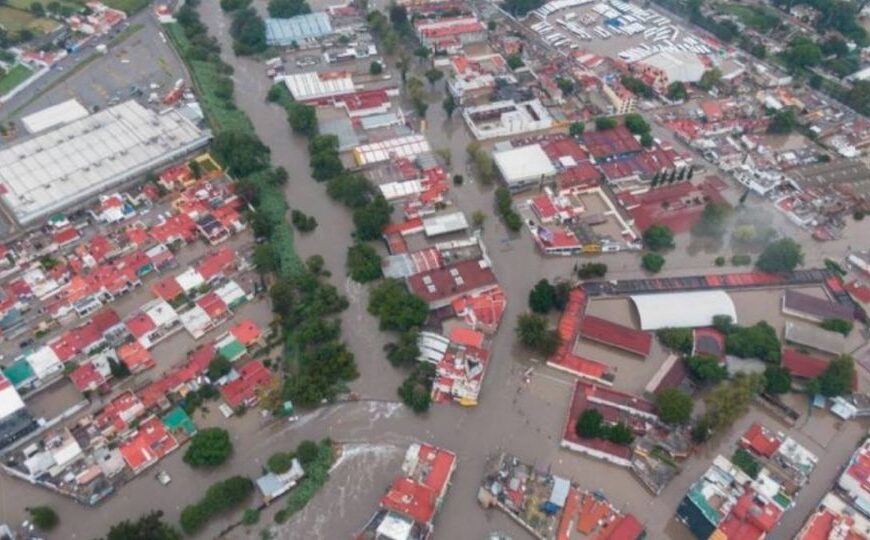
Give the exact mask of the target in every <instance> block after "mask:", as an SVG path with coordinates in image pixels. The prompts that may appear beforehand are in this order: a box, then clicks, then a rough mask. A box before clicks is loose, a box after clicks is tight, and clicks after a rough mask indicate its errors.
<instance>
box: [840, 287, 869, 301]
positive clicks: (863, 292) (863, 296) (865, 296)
mask: <svg viewBox="0 0 870 540" xmlns="http://www.w3.org/2000/svg"><path fill="white" fill-rule="evenodd" d="M846 292H848V293H849V294H850V295H851V296H852V298H854V299H855V300H857V301H859V302H861V303H862V304H870V287H867V286H866V285H861V284H860V283H857V282H855V281H852V282H850V283H847V284H846Z"/></svg>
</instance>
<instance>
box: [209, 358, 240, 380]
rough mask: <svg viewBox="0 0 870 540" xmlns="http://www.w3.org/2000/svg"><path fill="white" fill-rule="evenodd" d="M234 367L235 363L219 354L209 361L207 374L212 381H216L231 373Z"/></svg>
mask: <svg viewBox="0 0 870 540" xmlns="http://www.w3.org/2000/svg"><path fill="white" fill-rule="evenodd" d="M232 369H233V364H232V363H231V362H230V361H229V360H227V359H226V358H224V357H223V356H221V355H217V356H215V357H214V359H213V360H212V361H211V362H209V363H208V369H207V370H206V375H208V378H209V380H210V381H212V382H214V381H216V380H218V379H220V378H221V377H223V376H224V375H226V374H227V373H229V372H230V371H231V370H232Z"/></svg>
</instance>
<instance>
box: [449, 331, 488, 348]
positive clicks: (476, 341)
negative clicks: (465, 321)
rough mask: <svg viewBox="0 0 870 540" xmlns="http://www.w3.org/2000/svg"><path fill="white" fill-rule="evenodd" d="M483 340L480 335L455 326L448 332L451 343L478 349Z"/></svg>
mask: <svg viewBox="0 0 870 540" xmlns="http://www.w3.org/2000/svg"><path fill="white" fill-rule="evenodd" d="M483 338H484V336H483V334H482V333H480V332H477V331H476V330H472V329H470V328H465V327H462V326H457V327H456V328H454V329H453V330H452V331H451V332H450V341H452V342H453V343H456V344H457V345H465V346H469V347H477V348H478V349H479V348H480V347H481V346H482V345H483Z"/></svg>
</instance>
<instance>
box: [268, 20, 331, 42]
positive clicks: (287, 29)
mask: <svg viewBox="0 0 870 540" xmlns="http://www.w3.org/2000/svg"><path fill="white" fill-rule="evenodd" d="M332 33H333V30H332V23H331V22H330V21H329V15H327V14H326V13H324V12H322V11H320V12H317V13H307V14H305V15H297V16H295V17H290V18H289V19H273V18H267V19H266V43H268V44H269V45H273V46H277V47H290V46H293V45H294V44H295V45H299V46H302V45H305V44H306V43H307V42H311V41H314V40H316V39H320V38H324V37H326V36H329V35H332Z"/></svg>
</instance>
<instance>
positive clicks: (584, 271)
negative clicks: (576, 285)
mask: <svg viewBox="0 0 870 540" xmlns="http://www.w3.org/2000/svg"><path fill="white" fill-rule="evenodd" d="M606 274H607V265H606V264H604V263H583V265H582V266H580V267H579V268H577V277H579V278H580V279H591V278H600V277H604V276H605V275H606Z"/></svg>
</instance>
